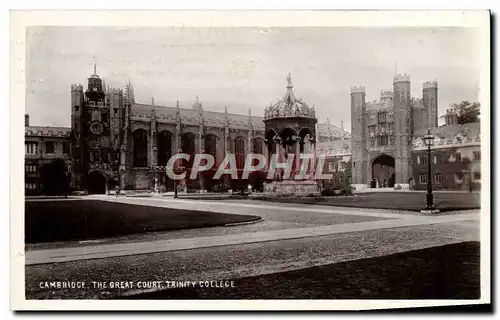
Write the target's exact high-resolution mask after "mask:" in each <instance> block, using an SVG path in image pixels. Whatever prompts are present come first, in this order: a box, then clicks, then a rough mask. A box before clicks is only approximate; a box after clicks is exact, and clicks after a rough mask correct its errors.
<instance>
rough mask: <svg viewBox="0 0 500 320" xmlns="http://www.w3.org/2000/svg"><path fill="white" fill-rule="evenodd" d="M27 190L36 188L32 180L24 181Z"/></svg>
mask: <svg viewBox="0 0 500 320" xmlns="http://www.w3.org/2000/svg"><path fill="white" fill-rule="evenodd" d="M24 187H25V188H26V190H27V191H35V190H37V189H38V186H37V184H36V183H34V182H26V184H25V186H24Z"/></svg>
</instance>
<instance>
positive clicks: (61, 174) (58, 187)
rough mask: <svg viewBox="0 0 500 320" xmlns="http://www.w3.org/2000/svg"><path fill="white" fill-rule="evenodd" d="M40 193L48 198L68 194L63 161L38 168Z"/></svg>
mask: <svg viewBox="0 0 500 320" xmlns="http://www.w3.org/2000/svg"><path fill="white" fill-rule="evenodd" d="M40 178H41V182H42V193H43V194H45V195H48V196H55V195H63V194H66V193H67V192H69V178H68V175H67V167H66V164H65V163H64V161H63V160H59V159H58V160H54V161H52V162H50V163H48V164H45V165H43V166H42V167H41V168H40Z"/></svg>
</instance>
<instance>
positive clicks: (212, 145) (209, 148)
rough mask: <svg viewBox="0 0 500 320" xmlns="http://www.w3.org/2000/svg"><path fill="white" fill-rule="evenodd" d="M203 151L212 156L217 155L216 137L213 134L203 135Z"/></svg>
mask: <svg viewBox="0 0 500 320" xmlns="http://www.w3.org/2000/svg"><path fill="white" fill-rule="evenodd" d="M205 153H207V154H209V155H211V156H212V157H214V160H215V159H216V157H217V137H216V136H215V135H213V134H207V135H205Z"/></svg>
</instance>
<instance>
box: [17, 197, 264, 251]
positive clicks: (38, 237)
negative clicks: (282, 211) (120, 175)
mask: <svg viewBox="0 0 500 320" xmlns="http://www.w3.org/2000/svg"><path fill="white" fill-rule="evenodd" d="M260 218H261V217H259V216H253V215H238V214H226V213H216V212H205V211H194V210H181V209H171V208H161V207H148V206H141V205H132V204H125V203H114V202H107V201H98V200H67V201H54V202H52V201H27V202H25V242H26V243H35V242H53V241H67V240H90V239H102V238H109V237H114V236H119V235H127V234H133V233H144V232H150V231H162V230H180V229H194V228H204V227H215V226H223V225H226V224H230V223H240V222H249V221H255V220H259V219H260Z"/></svg>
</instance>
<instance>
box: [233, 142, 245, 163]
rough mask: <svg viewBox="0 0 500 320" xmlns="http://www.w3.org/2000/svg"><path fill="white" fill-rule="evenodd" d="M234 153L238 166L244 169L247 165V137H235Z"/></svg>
mask: <svg viewBox="0 0 500 320" xmlns="http://www.w3.org/2000/svg"><path fill="white" fill-rule="evenodd" d="M234 155H235V157H236V167H237V168H238V169H243V166H244V165H245V139H243V137H237V138H236V139H234Z"/></svg>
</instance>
